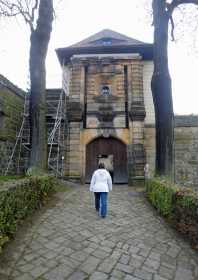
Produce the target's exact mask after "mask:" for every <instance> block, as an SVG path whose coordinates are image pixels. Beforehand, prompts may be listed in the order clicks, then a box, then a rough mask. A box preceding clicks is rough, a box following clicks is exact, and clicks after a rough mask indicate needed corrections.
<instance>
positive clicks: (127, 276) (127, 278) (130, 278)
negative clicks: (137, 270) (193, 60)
mask: <svg viewBox="0 0 198 280" xmlns="http://www.w3.org/2000/svg"><path fill="white" fill-rule="evenodd" d="M124 280H140V278H137V277H134V276H131V275H126V276H125V278H124Z"/></svg>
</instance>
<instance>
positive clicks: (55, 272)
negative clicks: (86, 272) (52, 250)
mask: <svg viewBox="0 0 198 280" xmlns="http://www.w3.org/2000/svg"><path fill="white" fill-rule="evenodd" d="M72 272H73V270H72V269H71V268H70V267H66V266H64V265H59V266H58V267H55V268H54V269H52V270H51V271H50V272H48V273H46V274H44V275H43V276H44V279H47V280H55V279H57V280H65V278H66V277H67V276H69V275H70V274H71V273H72ZM37 277H38V276H37Z"/></svg>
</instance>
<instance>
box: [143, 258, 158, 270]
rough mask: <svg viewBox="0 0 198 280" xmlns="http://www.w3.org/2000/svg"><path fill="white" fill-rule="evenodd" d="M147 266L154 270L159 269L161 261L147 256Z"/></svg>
mask: <svg viewBox="0 0 198 280" xmlns="http://www.w3.org/2000/svg"><path fill="white" fill-rule="evenodd" d="M144 265H145V266H147V267H150V268H152V269H154V270H157V269H158V268H159V266H160V262H159V261H156V260H153V259H149V258H147V260H146V261H145V263H144Z"/></svg>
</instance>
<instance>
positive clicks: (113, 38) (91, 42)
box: [69, 29, 145, 48]
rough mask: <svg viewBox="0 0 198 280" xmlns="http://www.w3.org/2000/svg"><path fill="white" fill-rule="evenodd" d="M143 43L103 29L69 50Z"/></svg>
mask: <svg viewBox="0 0 198 280" xmlns="http://www.w3.org/2000/svg"><path fill="white" fill-rule="evenodd" d="M143 44H145V43H144V42H141V41H138V40H136V39H133V38H130V37H127V36H125V35H123V34H120V33H118V32H115V31H112V30H110V29H103V30H102V31H100V32H98V33H96V34H94V35H92V36H90V37H88V38H86V39H84V40H82V41H80V42H78V43H76V44H73V45H71V46H69V47H70V48H81V47H94V46H95V47H97V46H119V45H126V46H127V45H143Z"/></svg>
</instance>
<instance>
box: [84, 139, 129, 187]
mask: <svg viewBox="0 0 198 280" xmlns="http://www.w3.org/2000/svg"><path fill="white" fill-rule="evenodd" d="M99 161H103V162H105V164H106V166H107V168H110V169H112V170H111V172H112V173H113V182H114V183H127V182H128V175H127V152H126V145H125V144H124V143H122V142H121V141H120V140H118V139H115V138H112V137H111V138H104V137H100V138H97V139H95V140H93V141H92V142H90V143H89V144H88V145H87V147H86V182H90V180H91V176H92V173H93V171H94V170H96V169H97V166H98V162H99Z"/></svg>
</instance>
